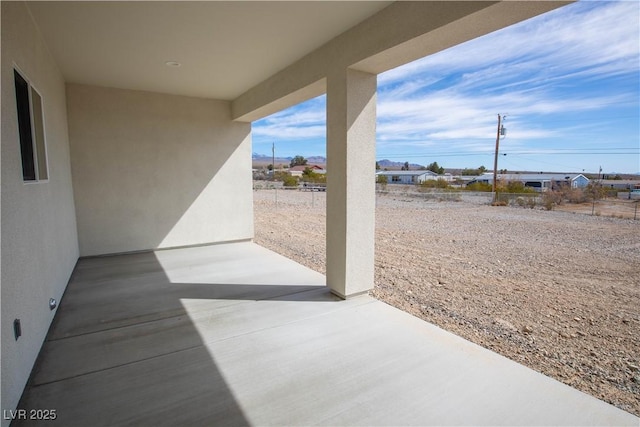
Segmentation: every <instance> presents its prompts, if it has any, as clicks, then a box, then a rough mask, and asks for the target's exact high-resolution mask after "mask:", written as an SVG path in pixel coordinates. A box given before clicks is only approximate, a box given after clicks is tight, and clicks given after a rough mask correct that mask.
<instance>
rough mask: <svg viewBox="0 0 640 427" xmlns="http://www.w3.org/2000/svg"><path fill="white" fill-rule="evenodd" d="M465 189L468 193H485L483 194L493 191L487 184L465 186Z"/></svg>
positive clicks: (479, 183)
mask: <svg viewBox="0 0 640 427" xmlns="http://www.w3.org/2000/svg"><path fill="white" fill-rule="evenodd" d="M466 188H467V190H469V191H485V192H491V191H493V185H491V184H487V183H484V182H474V183H473V184H469V185H467V187H466Z"/></svg>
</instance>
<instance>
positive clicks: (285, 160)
mask: <svg viewBox="0 0 640 427" xmlns="http://www.w3.org/2000/svg"><path fill="white" fill-rule="evenodd" d="M252 159H253V162H254V163H256V164H260V165H264V166H266V165H269V164H271V163H272V162H273V158H272V157H271V156H268V155H265V154H259V153H253V155H252ZM291 159H293V157H276V158H275V163H276V165H279V164H286V165H288V164H289V163H291ZM305 159H307V163H308V164H311V165H320V166H324V165H326V163H327V158H326V157H323V156H310V157H305ZM378 165H379V166H380V168H382V169H392V170H393V169H400V168H401V167H402V166H404V162H394V161H391V160H387V159H384V160H378ZM409 167H410V168H411V169H420V168H422V167H424V166H423V165H419V164H416V163H410V164H409Z"/></svg>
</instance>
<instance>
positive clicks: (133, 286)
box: [17, 242, 638, 426]
mask: <svg viewBox="0 0 640 427" xmlns="http://www.w3.org/2000/svg"><path fill="white" fill-rule="evenodd" d="M324 283H325V279H324V277H323V276H322V275H320V274H318V273H316V272H314V271H311V270H309V269H307V268H306V267H302V266H300V265H299V264H296V263H294V262H293V261H291V260H288V259H286V258H284V257H281V256H280V255H277V254H275V253H273V252H271V251H269V250H267V249H264V248H262V247H260V246H258V245H255V244H253V243H250V242H239V243H228V244H220V245H213V246H203V247H195V248H184V249H169V250H163V251H156V252H148V253H140V254H129V255H117V256H110V257H97V258H85V259H82V260H80V262H79V263H78V266H77V267H76V270H75V272H74V275H73V278H72V280H71V282H70V284H69V286H68V288H67V291H66V294H65V297H64V300H63V302H62V305H61V307H60V309H59V310H58V313H57V316H56V319H55V320H54V324H53V326H52V328H51V330H50V332H49V335H48V337H47V340H46V342H45V344H44V347H43V350H42V353H41V355H40V358H39V360H38V362H37V363H36V366H35V369H34V373H33V376H32V378H31V382H30V384H29V385H28V388H27V390H26V391H25V394H24V396H23V399H22V402H21V404H20V409H25V410H27V411H29V410H30V409H43V408H55V409H56V414H57V419H56V420H55V424H57V425H93V426H100V425H105V426H106V425H215V424H220V425H630V426H631V425H637V423H638V419H637V418H636V417H634V416H632V415H630V414H628V413H626V412H624V411H621V410H619V409H617V408H615V407H613V406H611V405H608V404H606V403H604V402H601V401H599V400H597V399H595V398H593V397H591V396H588V395H586V394H584V393H582V392H579V391H577V390H574V389H572V388H571V387H568V386H566V385H564V384H562V383H559V382H557V381H555V380H552V379H550V378H548V377H545V376H543V375H541V374H539V373H536V372H534V371H532V370H530V369H528V368H525V367H523V366H521V365H519V364H517V363H515V362H512V361H510V360H508V359H506V358H504V357H502V356H499V355H497V354H495V353H493V352H491V351H489V350H486V349H483V348H481V347H479V346H477V345H475V344H472V343H470V342H468V341H465V340H463V339H462V338H459V337H457V336H455V335H453V334H451V333H449V332H446V331H444V330H442V329H439V328H437V327H435V326H433V325H430V324H428V323H426V322H424V321H422V320H420V319H417V318H415V317H413V316H411V315H409V314H406V313H404V312H402V311H400V310H397V309H395V308H393V307H391V306H388V305H386V304H384V303H382V302H380V301H377V300H375V299H373V298H371V297H369V296H367V295H361V296H358V297H355V298H351V299H348V300H342V299H339V298H337V297H336V296H334V295H333V294H332V293H331V292H330V291H329V289H328V288H327V287H326V286H325V285H324ZM46 423H50V422H43V424H46ZM22 424H23V423H22V422H18V423H17V425H22ZM24 424H25V425H31V424H32V423H30V422H24Z"/></svg>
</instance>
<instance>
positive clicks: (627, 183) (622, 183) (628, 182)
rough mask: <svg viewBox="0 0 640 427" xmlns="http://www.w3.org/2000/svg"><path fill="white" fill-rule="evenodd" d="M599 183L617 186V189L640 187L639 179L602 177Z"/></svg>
mask: <svg viewBox="0 0 640 427" xmlns="http://www.w3.org/2000/svg"><path fill="white" fill-rule="evenodd" d="M598 183H599V184H600V185H601V186H602V187H604V188H615V189H617V190H634V189H640V180H638V179H602V180H600V181H598Z"/></svg>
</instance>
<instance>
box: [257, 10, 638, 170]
mask: <svg viewBox="0 0 640 427" xmlns="http://www.w3.org/2000/svg"><path fill="white" fill-rule="evenodd" d="M639 22H640V2H637V1H635V0H633V1H615V2H613V1H611V2H610V1H581V2H578V3H574V4H571V5H569V6H566V7H563V8H561V9H558V10H555V11H552V12H550V13H547V14H544V15H541V16H538V17H536V18H533V19H530V20H528V21H525V22H522V23H520V24H516V25H514V26H511V27H509V28H505V29H503V30H500V31H497V32H494V33H491V34H488V35H486V36H484V37H480V38H478V39H475V40H472V41H469V42H467V43H464V44H462V45H459V46H456V47H454V48H451V49H448V50H446V51H443V52H440V53H437V54H435V55H431V56H429V57H426V58H423V59H420V60H417V61H414V62H412V63H409V64H406V65H404V66H402V67H398V68H395V69H393V70H390V71H388V72H386V73H383V74H380V75H379V76H378V103H377V108H378V120H377V137H376V153H377V155H376V158H377V159H378V160H380V159H390V160H394V161H401V162H404V161H409V162H410V163H419V164H423V165H427V164H429V163H431V162H434V161H437V162H438V164H439V165H440V166H444V167H445V168H464V167H469V168H476V167H478V166H480V165H484V166H486V167H487V168H489V169H491V168H492V167H493V156H494V154H493V153H494V149H495V136H496V127H497V115H498V114H501V115H506V121H505V123H504V126H505V128H507V136H506V138H504V139H502V140H501V142H500V153H501V154H506V156H500V158H499V164H498V168H499V169H503V168H504V169H508V170H534V171H563V172H570V171H575V172H582V171H584V172H589V173H597V172H598V170H599V168H600V167H602V170H603V173H612V172H621V173H638V172H640V140H639V139H640V125H639V123H640V24H639ZM325 107H326V96H320V97H318V98H314V99H312V100H309V101H307V102H304V103H302V104H299V105H296V106H294V107H291V108H289V109H287V110H283V111H281V112H279V113H276V114H274V115H271V116H269V117H267V118H265V119H262V120H260V121H257V122H254V123H253V151H254V152H255V153H258V154H265V155H271V144H272V143H275V146H276V156H279V157H288V156H295V155H298V154H300V155H303V156H305V157H308V156H312V155H321V156H324V155H325V153H326V127H325V123H326V120H325V118H326V114H325Z"/></svg>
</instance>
